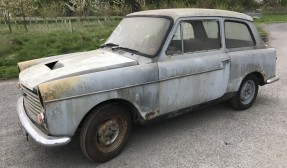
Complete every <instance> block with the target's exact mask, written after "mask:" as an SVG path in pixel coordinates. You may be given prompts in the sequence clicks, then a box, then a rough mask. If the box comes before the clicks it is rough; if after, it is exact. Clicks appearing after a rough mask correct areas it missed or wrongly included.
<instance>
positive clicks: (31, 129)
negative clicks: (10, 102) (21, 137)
mask: <svg viewBox="0 0 287 168" xmlns="http://www.w3.org/2000/svg"><path fill="white" fill-rule="evenodd" d="M17 113H18V117H19V119H20V123H21V125H22V127H23V128H24V129H25V130H26V132H27V133H28V134H29V135H30V136H31V137H32V138H33V139H34V140H35V141H36V142H37V143H38V144H40V145H43V146H62V145H65V144H68V143H69V142H70V141H71V138H70V137H53V136H48V135H46V134H44V133H43V132H42V131H41V130H40V129H39V128H37V127H36V126H35V125H34V124H33V123H32V121H31V120H30V119H29V117H28V116H27V114H26V112H25V109H24V106H23V97H20V98H19V99H18V101H17Z"/></svg>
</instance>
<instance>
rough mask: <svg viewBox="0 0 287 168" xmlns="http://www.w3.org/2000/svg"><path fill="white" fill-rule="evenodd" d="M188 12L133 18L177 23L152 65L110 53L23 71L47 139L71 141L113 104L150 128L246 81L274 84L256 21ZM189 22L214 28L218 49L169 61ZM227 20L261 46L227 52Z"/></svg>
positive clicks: (58, 59)
mask: <svg viewBox="0 0 287 168" xmlns="http://www.w3.org/2000/svg"><path fill="white" fill-rule="evenodd" d="M174 10H176V9H174ZM188 11H190V12H191V11H192V9H189V10H182V9H179V10H178V11H177V12H174V11H172V10H162V11H149V12H140V13H135V14H131V15H128V16H132V17H136V16H141V15H144V16H145V17H156V16H160V17H162V16H167V17H172V18H174V19H175V20H174V23H173V24H174V25H173V28H172V29H171V30H170V32H169V33H168V36H167V38H166V41H163V45H162V46H163V47H162V49H161V51H160V52H159V54H158V56H157V57H154V58H147V57H144V56H142V55H139V54H136V53H133V52H131V51H125V50H123V49H117V50H115V49H114V48H112V47H110V48H102V49H99V50H94V51H89V52H82V53H75V54H66V55H60V56H55V57H50V58H42V59H37V60H31V61H26V62H22V63H19V64H18V66H19V70H20V71H21V73H20V75H19V81H20V83H21V85H23V86H26V87H27V88H29V89H30V90H31V91H33V92H37V94H36V95H38V96H39V100H38V101H41V103H42V105H43V108H44V109H45V111H44V113H45V115H46V122H47V132H48V133H49V135H51V136H59V137H72V136H73V135H74V133H75V131H76V130H77V128H78V127H79V125H80V124H81V122H83V120H84V119H85V116H87V115H89V113H90V112H91V111H92V110H93V109H94V108H96V107H98V106H100V105H102V104H103V103H106V102H109V101H119V100H121V101H120V102H122V101H126V102H128V103H129V104H131V105H132V107H133V109H135V113H136V117H135V118H134V120H141V122H142V123H145V122H148V121H150V120H152V119H155V118H158V117H159V116H162V115H164V114H172V112H179V111H180V110H181V109H188V108H189V107H191V106H198V105H200V104H204V103H207V102H211V101H214V100H218V99H220V98H222V97H223V96H224V95H226V94H230V93H236V92H237V91H238V89H239V86H240V84H241V82H242V80H243V79H244V78H245V77H246V76H247V75H249V74H251V73H255V72H256V73H259V74H261V75H262V77H263V80H264V83H263V84H265V83H268V81H269V83H271V82H272V81H276V80H275V78H274V77H275V70H276V52H275V50H274V49H272V48H267V47H266V46H264V43H263V41H262V40H261V38H260V36H259V35H258V32H257V30H256V27H255V26H254V24H253V23H252V18H250V17H248V16H246V15H243V14H238V13H235V12H231V13H230V12H224V11H221V10H203V11H200V10H199V9H193V11H192V12H191V13H190V14H187V13H188ZM204 13H205V14H204ZM165 14H166V15H165ZM212 14H217V15H212ZM228 14H231V15H230V17H229V16H228ZM185 20H217V21H218V22H219V26H220V29H219V30H220V40H221V48H218V49H215V50H203V51H198V52H190V53H184V54H180V55H168V54H166V51H167V48H168V46H169V44H170V41H171V40H172V38H173V36H174V33H175V31H176V27H177V26H178V25H179V24H180V23H181V22H182V21H185ZM225 20H232V21H238V22H243V23H245V24H246V25H248V26H249V27H250V31H251V32H252V33H253V38H254V40H255V42H256V44H255V45H254V46H251V47H241V48H233V49H228V48H226V45H225V35H224V33H225V28H224V21H225ZM54 63H55V64H54ZM270 79H272V80H270ZM270 81H271V82H270ZM23 96H25V95H23ZM24 100H25V99H24Z"/></svg>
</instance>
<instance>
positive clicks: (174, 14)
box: [127, 8, 253, 21]
mask: <svg viewBox="0 0 287 168" xmlns="http://www.w3.org/2000/svg"><path fill="white" fill-rule="evenodd" d="M129 16H167V17H171V18H173V19H174V21H176V20H177V19H178V18H181V17H204V16H207V17H212V16H218V17H231V18H239V19H244V20H248V21H253V19H252V17H250V16H248V15H246V14H243V13H239V12H233V11H227V10H219V9H203V8H175V9H157V10H146V11H140V12H134V13H130V14H128V15H127V17H129Z"/></svg>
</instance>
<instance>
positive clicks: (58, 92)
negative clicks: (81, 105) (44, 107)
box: [39, 76, 80, 102]
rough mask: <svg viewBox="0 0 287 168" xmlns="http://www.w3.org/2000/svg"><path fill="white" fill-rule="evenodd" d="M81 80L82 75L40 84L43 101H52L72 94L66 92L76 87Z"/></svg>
mask: <svg viewBox="0 0 287 168" xmlns="http://www.w3.org/2000/svg"><path fill="white" fill-rule="evenodd" d="M79 81H80V77H77V76H75V77H70V78H67V79H60V80H56V81H52V82H48V83H44V84H40V85H39V90H40V93H41V96H42V98H43V101H44V102H46V101H50V100H54V99H59V98H64V97H67V96H72V94H65V93H67V92H68V91H70V90H72V89H73V88H76V87H77V85H78V83H79Z"/></svg>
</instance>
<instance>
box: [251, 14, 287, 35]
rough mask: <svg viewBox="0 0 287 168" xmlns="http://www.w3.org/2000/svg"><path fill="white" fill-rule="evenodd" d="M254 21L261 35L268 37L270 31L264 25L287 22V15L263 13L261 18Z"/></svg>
mask: <svg viewBox="0 0 287 168" xmlns="http://www.w3.org/2000/svg"><path fill="white" fill-rule="evenodd" d="M254 22H255V24H256V26H257V29H258V32H259V34H260V35H261V37H262V38H263V39H267V36H268V33H267V32H266V31H265V30H264V29H263V28H262V25H264V24H270V23H280V22H287V15H263V17H262V18H261V19H255V20H254Z"/></svg>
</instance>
